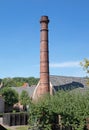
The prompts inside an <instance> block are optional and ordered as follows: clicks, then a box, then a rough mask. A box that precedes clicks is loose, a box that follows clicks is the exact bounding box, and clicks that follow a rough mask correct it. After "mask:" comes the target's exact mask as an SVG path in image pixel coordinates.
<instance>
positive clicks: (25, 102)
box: [20, 90, 30, 108]
mask: <svg viewBox="0 0 89 130" xmlns="http://www.w3.org/2000/svg"><path fill="white" fill-rule="evenodd" d="M29 102H30V97H29V95H28V92H27V91H25V90H23V91H22V93H21V95H20V103H21V104H22V105H23V106H24V108H26V106H27V105H28V104H29Z"/></svg>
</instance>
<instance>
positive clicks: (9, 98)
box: [0, 87, 18, 106]
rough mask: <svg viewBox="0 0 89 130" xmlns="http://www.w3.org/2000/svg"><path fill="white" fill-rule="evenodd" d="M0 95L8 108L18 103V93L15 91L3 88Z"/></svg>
mask: <svg viewBox="0 0 89 130" xmlns="http://www.w3.org/2000/svg"><path fill="white" fill-rule="evenodd" d="M0 93H1V94H2V96H3V97H4V100H5V103H6V104H7V105H8V106H9V105H10V106H13V105H14V104H15V103H17V102H18V93H17V92H16V91H15V90H13V89H11V88H9V87H6V88H3V89H2V90H1V92H0Z"/></svg>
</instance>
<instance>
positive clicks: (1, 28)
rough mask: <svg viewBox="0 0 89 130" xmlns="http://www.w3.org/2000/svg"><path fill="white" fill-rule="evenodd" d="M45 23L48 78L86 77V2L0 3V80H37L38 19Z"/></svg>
mask: <svg viewBox="0 0 89 130" xmlns="http://www.w3.org/2000/svg"><path fill="white" fill-rule="evenodd" d="M42 15H47V16H48V17H49V19H50V23H49V61H50V75H64V76H77V77H83V76H86V74H85V72H84V71H83V69H82V68H81V66H80V64H79V63H80V61H82V60H83V59H84V58H88V59H89V0H0V78H5V77H31V76H34V77H39V63H40V56H39V54H40V23H39V21H40V18H41V16H42Z"/></svg>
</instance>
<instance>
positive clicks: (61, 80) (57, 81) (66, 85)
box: [12, 75, 88, 97]
mask: <svg viewBox="0 0 89 130" xmlns="http://www.w3.org/2000/svg"><path fill="white" fill-rule="evenodd" d="M50 82H51V84H52V86H53V88H54V90H55V91H58V90H61V89H62V90H73V89H79V90H83V91H84V90H86V89H87V88H88V85H87V83H86V82H87V79H86V78H81V77H67V76H55V75H51V76H50ZM12 88H13V89H15V90H16V91H17V92H18V93H19V94H21V92H22V91H23V90H25V91H27V92H28V94H29V96H30V97H32V95H33V92H34V90H35V88H36V85H33V86H30V87H29V86H27V87H23V86H22V87H12Z"/></svg>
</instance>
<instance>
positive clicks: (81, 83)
mask: <svg viewBox="0 0 89 130" xmlns="http://www.w3.org/2000/svg"><path fill="white" fill-rule="evenodd" d="M50 82H51V84H52V86H53V87H54V89H55V90H56V91H58V90H60V89H63V90H68V89H75V88H81V89H86V88H88V85H87V78H82V77H67V76H53V75H51V76H50Z"/></svg>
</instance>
